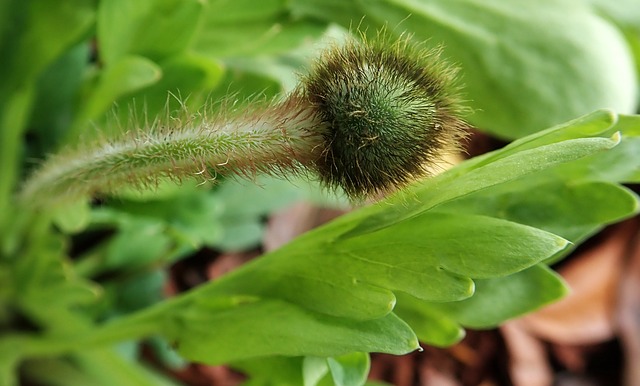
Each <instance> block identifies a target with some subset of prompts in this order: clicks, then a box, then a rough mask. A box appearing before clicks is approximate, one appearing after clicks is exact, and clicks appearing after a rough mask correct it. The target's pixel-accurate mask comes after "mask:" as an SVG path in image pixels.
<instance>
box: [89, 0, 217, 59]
mask: <svg viewBox="0 0 640 386" xmlns="http://www.w3.org/2000/svg"><path fill="white" fill-rule="evenodd" d="M204 4H205V3H204V2H203V1H201V0H138V1H133V2H132V1H127V0H111V1H102V2H100V7H99V9H98V31H97V33H98V36H97V37H98V42H99V43H100V56H101V60H102V62H104V63H106V64H107V65H114V64H115V63H116V62H118V61H120V60H122V59H123V58H125V57H127V56H138V55H140V56H146V57H149V58H151V59H155V60H160V59H162V58H166V57H168V56H171V55H174V54H177V53H180V52H184V51H185V50H186V49H187V48H188V46H189V44H190V43H191V40H192V39H193V37H194V34H195V32H196V31H197V29H198V26H199V24H200V21H199V20H200V17H201V14H202V10H203V8H204Z"/></svg>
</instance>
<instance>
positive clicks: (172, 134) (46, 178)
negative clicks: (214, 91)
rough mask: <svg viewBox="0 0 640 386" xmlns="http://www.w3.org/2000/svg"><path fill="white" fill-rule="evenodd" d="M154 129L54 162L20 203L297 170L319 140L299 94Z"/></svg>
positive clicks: (315, 123)
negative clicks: (229, 113) (179, 181)
mask: <svg viewBox="0 0 640 386" xmlns="http://www.w3.org/2000/svg"><path fill="white" fill-rule="evenodd" d="M178 121H179V120H178ZM155 126H156V127H155V128H154V129H153V130H151V132H150V133H136V134H138V135H139V136H138V137H135V136H132V135H127V136H126V137H125V138H121V139H118V140H114V141H109V142H104V141H103V142H102V143H100V144H98V145H94V146H91V147H89V148H87V149H82V150H80V151H76V152H74V153H70V154H64V155H59V156H56V157H54V158H52V159H50V160H49V161H48V162H47V163H46V164H45V166H44V167H43V168H42V169H40V170H39V171H38V172H36V173H35V174H34V175H33V176H32V177H31V178H30V179H29V180H28V181H27V183H26V184H25V186H24V189H23V191H22V195H21V197H22V200H23V202H26V203H29V204H31V205H34V204H35V205H42V204H43V203H52V202H55V201H60V200H63V199H65V198H66V199H69V198H73V197H77V196H80V195H85V194H95V193H104V192H110V191H113V190H114V189H116V188H118V187H120V186H122V185H134V186H146V185H154V184H156V183H157V182H158V180H159V179H160V178H171V179H182V178H185V177H198V178H204V179H215V177H216V176H217V175H218V174H221V175H228V174H239V175H243V176H248V177H252V176H254V175H255V174H256V173H259V172H265V173H275V174H278V173H282V172H284V171H287V172H290V171H296V170H298V169H300V168H301V167H304V166H307V167H309V166H312V165H313V164H314V162H315V159H316V158H317V153H318V150H317V149H319V148H320V144H321V141H322V134H321V132H322V123H321V122H320V121H319V119H318V118H317V117H316V116H315V115H314V113H313V110H312V109H311V108H310V107H309V106H308V104H306V103H305V102H304V100H303V99H302V98H300V97H298V96H297V95H295V94H294V95H293V96H291V97H290V98H288V99H287V100H286V101H284V102H283V103H281V104H278V105H272V106H268V107H267V108H264V109H262V110H259V111H252V112H250V113H245V114H244V115H241V116H238V117H235V118H232V119H227V120H225V119H222V118H219V117H218V118H215V119H213V120H207V119H206V117H205V119H203V121H202V122H201V123H199V124H193V123H192V122H188V121H187V122H182V123H181V124H180V123H179V125H178V127H175V126H174V127H158V124H156V125H155Z"/></svg>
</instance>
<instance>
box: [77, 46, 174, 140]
mask: <svg viewBox="0 0 640 386" xmlns="http://www.w3.org/2000/svg"><path fill="white" fill-rule="evenodd" d="M161 77H162V70H161V69H160V67H159V66H158V65H157V64H155V63H154V62H152V61H150V60H149V59H146V58H144V57H141V56H126V57H123V58H121V59H119V60H118V61H116V62H115V63H113V64H111V65H109V66H107V67H105V69H104V70H103V71H102V72H101V73H100V75H99V77H98V79H97V80H96V81H95V84H93V85H92V87H91V89H90V91H89V92H88V95H87V96H86V101H85V102H84V104H83V105H82V106H81V110H80V111H79V112H78V113H77V115H76V118H75V120H74V123H73V126H75V127H74V128H72V129H71V131H70V133H68V134H67V138H69V139H70V140H76V138H77V137H74V135H76V134H77V133H76V132H77V131H78V129H77V128H76V127H77V126H80V127H82V126H83V125H85V124H86V123H87V122H88V121H89V120H91V119H95V118H98V117H99V116H101V115H102V114H103V113H104V112H105V111H107V109H109V108H110V107H111V106H112V103H113V102H114V101H115V100H116V99H118V98H119V97H121V96H124V95H127V94H129V93H132V92H135V91H137V90H140V89H142V88H144V87H147V86H149V85H152V84H154V83H156V82H158V81H159V80H160V79H161Z"/></svg>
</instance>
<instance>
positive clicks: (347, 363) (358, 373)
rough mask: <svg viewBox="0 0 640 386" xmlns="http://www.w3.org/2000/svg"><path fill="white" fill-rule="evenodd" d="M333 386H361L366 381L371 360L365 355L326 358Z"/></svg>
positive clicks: (358, 353)
mask: <svg viewBox="0 0 640 386" xmlns="http://www.w3.org/2000/svg"><path fill="white" fill-rule="evenodd" d="M327 363H328V364H329V370H331V376H332V377H333V382H334V383H335V386H362V385H364V384H365V382H366V381H367V376H368V375H369V368H370V367H371V359H370V358H369V354H367V353H361V352H356V353H350V354H345V355H342V356H339V357H334V358H327Z"/></svg>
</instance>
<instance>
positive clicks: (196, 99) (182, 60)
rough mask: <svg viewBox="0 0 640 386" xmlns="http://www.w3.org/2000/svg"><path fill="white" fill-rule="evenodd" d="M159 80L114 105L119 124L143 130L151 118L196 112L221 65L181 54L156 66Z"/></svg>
mask: <svg viewBox="0 0 640 386" xmlns="http://www.w3.org/2000/svg"><path fill="white" fill-rule="evenodd" d="M159 70H160V72H161V73H162V77H161V78H160V80H159V81H158V82H156V83H154V84H152V85H151V86H149V87H145V88H142V89H139V90H136V92H134V93H133V94H130V95H128V96H127V97H126V98H122V99H120V100H119V102H118V103H120V104H122V105H123V106H127V107H128V108H126V109H119V111H118V113H119V121H120V122H137V124H138V125H139V126H141V127H143V128H144V126H145V124H148V122H153V120H154V119H155V118H154V117H157V116H162V115H163V114H167V113H173V112H175V111H181V110H185V109H187V110H189V111H196V110H197V109H199V108H201V107H202V104H203V100H204V98H205V97H207V93H208V92H209V91H210V90H212V89H213V88H215V87H216V86H217V85H218V84H219V82H220V81H221V80H222V76H223V74H224V69H223V66H222V65H221V64H220V63H219V62H218V61H215V60H212V59H209V58H205V57H203V56H200V55H196V54H192V53H189V54H181V55H176V56H172V57H170V58H167V59H165V60H163V61H161V62H160V63H159Z"/></svg>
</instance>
